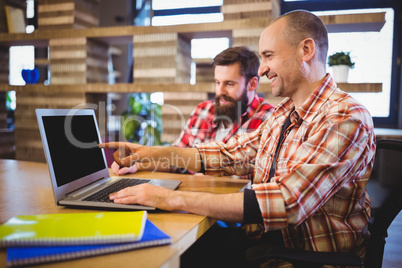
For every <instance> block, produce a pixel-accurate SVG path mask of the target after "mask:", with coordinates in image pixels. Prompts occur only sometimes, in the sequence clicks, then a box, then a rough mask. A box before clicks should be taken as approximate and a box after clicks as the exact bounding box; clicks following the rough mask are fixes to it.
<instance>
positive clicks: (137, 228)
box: [0, 211, 147, 247]
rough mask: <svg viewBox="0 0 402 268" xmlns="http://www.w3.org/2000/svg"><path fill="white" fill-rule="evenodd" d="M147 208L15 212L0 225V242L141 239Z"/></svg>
mask: <svg viewBox="0 0 402 268" xmlns="http://www.w3.org/2000/svg"><path fill="white" fill-rule="evenodd" d="M146 219H147V212H146V211H130V212H96V213H92V212H91V213H71V214H43V215H24V216H17V217H14V218H11V219H10V220H8V221H7V222H6V223H5V224H4V225H2V226H0V246H3V247H4V246H35V245H38V246H55V245H92V244H112V243H125V242H134V241H138V240H141V238H142V234H143V232H144V226H145V222H146Z"/></svg>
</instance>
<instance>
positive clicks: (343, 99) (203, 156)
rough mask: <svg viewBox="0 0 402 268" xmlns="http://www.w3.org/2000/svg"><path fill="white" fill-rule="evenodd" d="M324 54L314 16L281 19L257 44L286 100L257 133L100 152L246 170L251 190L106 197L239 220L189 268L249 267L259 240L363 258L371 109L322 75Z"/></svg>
mask: <svg viewBox="0 0 402 268" xmlns="http://www.w3.org/2000/svg"><path fill="white" fill-rule="evenodd" d="M327 52H328V32H327V29H326V27H325V24H324V23H323V22H322V21H321V20H320V18H318V17H317V16H316V15H314V14H312V13H310V12H308V11H303V10H297V11H292V12H289V13H286V14H284V15H282V16H281V17H279V18H277V19H275V20H273V21H272V22H271V23H270V24H269V25H268V26H267V27H266V28H265V29H264V31H263V32H262V34H261V37H260V42H259V54H260V56H261V66H260V69H259V75H260V76H266V77H267V78H268V79H270V80H271V88H272V94H273V95H274V96H278V97H279V96H280V97H284V98H285V99H284V100H283V101H282V102H281V103H279V104H278V105H277V106H276V107H275V110H274V112H273V113H272V115H270V116H269V118H268V119H267V120H266V121H265V122H263V123H262V124H261V126H260V127H259V128H258V129H257V130H256V131H254V132H252V133H247V134H245V135H241V136H233V137H232V138H231V139H229V140H228V141H227V142H226V143H221V142H210V143H203V144H197V145H196V146H195V147H196V148H177V147H156V146H140V145H136V144H132V143H128V142H115V143H108V144H100V145H99V147H100V148H115V149H119V150H118V151H117V152H116V153H115V154H114V157H115V160H116V161H117V162H118V163H119V164H120V165H122V166H127V165H132V164H133V163H135V162H141V163H146V162H149V161H152V160H158V161H166V162H168V164H170V165H175V166H181V165H182V163H186V165H187V167H189V168H191V170H194V171H198V172H204V171H209V172H213V171H215V172H218V173H221V172H222V170H225V172H227V173H229V174H238V175H243V174H250V173H252V174H253V175H254V177H253V180H252V182H253V183H252V185H251V189H245V190H244V192H239V193H233V194H213V193H206V192H188V191H172V190H168V189H166V188H163V187H159V186H154V185H150V184H148V183H145V184H142V185H138V186H134V187H128V188H126V189H123V190H121V191H118V192H116V193H113V194H111V195H110V199H111V200H113V202H114V203H119V204H142V205H148V206H154V207H157V208H159V209H163V210H167V211H177V210H179V211H186V212H189V213H194V214H200V215H205V216H208V217H211V218H214V219H217V220H222V221H226V222H242V223H243V227H244V229H241V230H239V229H234V228H233V230H231V229H229V228H221V229H223V230H221V229H218V228H216V230H219V232H215V233H209V232H207V233H206V234H204V235H203V237H204V238H205V239H206V240H204V241H205V243H200V244H198V241H197V243H196V244H198V245H200V247H199V248H197V250H195V251H196V252H198V253H200V254H199V255H198V257H199V258H197V256H195V257H193V256H190V258H189V259H191V260H193V262H196V263H195V265H189V266H185V265H182V267H195V266H197V267H205V266H208V267H210V265H211V261H210V260H214V261H213V264H216V266H215V267H250V264H248V263H247V260H246V259H245V254H244V253H245V250H246V249H247V247H248V246H249V245H250V244H258V243H264V244H265V243H275V244H284V245H285V246H286V247H288V248H294V249H302V250H310V251H316V252H355V253H356V254H358V255H359V256H360V257H361V258H362V259H364V255H365V247H366V245H367V239H368V237H369V235H370V234H369V232H368V231H367V227H368V224H369V219H370V213H371V212H370V199H369V196H368V193H367V187H366V186H367V182H368V180H369V178H370V173H371V170H372V167H373V163H374V155H375V149H376V142H375V133H374V125H373V120H372V118H371V115H370V113H369V112H368V110H367V109H366V108H365V107H364V106H363V105H361V104H360V103H358V102H357V101H356V100H354V99H353V98H352V97H351V96H350V95H348V94H347V93H345V92H343V91H342V90H341V89H339V88H338V86H337V84H336V83H335V82H334V81H333V79H332V77H331V75H330V74H328V73H327V72H326V64H327V63H326V59H327ZM228 230H230V231H233V234H238V235H239V236H236V237H235V238H237V239H233V240H228V239H229V238H230V237H234V236H230V233H231V232H230V233H229V234H228V235H227V236H225V234H224V232H226V231H228ZM244 230H245V231H246V232H241V231H244ZM218 233H219V234H222V236H220V237H218V236H217V235H218ZM227 233H228V232H227ZM209 234H210V235H209ZM272 234H276V236H275V237H273V236H272ZM201 239H203V238H201ZM194 246H196V245H194ZM205 256H208V258H206V257H205ZM205 262H207V263H205ZM218 265H219V266H218ZM263 266H264V267H269V264H268V263H266V264H264V265H263ZM275 267H278V266H275ZM286 267H288V266H286Z"/></svg>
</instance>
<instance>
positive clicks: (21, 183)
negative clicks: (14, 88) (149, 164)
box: [0, 160, 249, 268]
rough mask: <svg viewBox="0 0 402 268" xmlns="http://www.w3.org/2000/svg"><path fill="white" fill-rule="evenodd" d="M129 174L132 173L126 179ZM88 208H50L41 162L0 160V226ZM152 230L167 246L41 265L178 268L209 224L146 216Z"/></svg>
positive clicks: (0, 261) (233, 182) (191, 182)
mask: <svg viewBox="0 0 402 268" xmlns="http://www.w3.org/2000/svg"><path fill="white" fill-rule="evenodd" d="M129 176H134V174H132V175H129ZM135 177H138V178H158V179H178V180H181V181H182V184H181V185H180V187H179V189H178V190H180V191H207V192H214V193H234V192H237V191H239V190H240V189H241V188H243V187H244V186H246V185H247V184H248V183H249V182H248V181H246V180H237V179H231V178H229V177H212V176H191V175H181V174H171V173H156V172H155V173H152V172H140V173H137V174H135ZM89 211H92V212H93V211H94V210H86V209H71V208H66V207H60V206H56V204H55V202H54V198H53V193H52V189H51V182H50V177H49V172H48V169H47V165H46V164H44V163H36V162H26V161H16V160H0V224H3V223H4V222H6V221H7V220H8V219H10V218H11V217H14V216H17V215H32V214H49V213H77V212H89ZM148 219H150V220H151V221H152V222H153V223H154V224H155V225H156V226H157V227H159V228H160V229H161V230H163V231H164V232H166V233H167V234H168V235H170V236H171V237H172V240H173V243H172V244H171V245H168V246H160V247H153V248H147V249H138V250H132V251H128V252H121V253H115V254H109V255H103V256H96V257H89V258H83V259H78V260H72V261H66V262H58V263H51V264H46V265H43V266H47V267H97V268H98V267H128V266H129V267H179V262H180V255H181V254H182V253H183V252H184V251H186V250H187V249H188V248H189V247H190V246H191V245H192V244H193V243H194V242H195V241H196V240H197V239H198V238H199V237H200V236H201V235H202V234H203V233H205V232H206V231H207V230H208V229H209V228H210V227H211V226H212V225H213V224H214V223H215V220H214V219H211V218H208V217H205V216H199V215H194V214H190V213H184V212H165V211H160V210H157V211H152V212H150V213H148ZM0 266H1V267H5V266H6V250H5V249H2V250H1V251H0Z"/></svg>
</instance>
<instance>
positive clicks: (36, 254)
mask: <svg viewBox="0 0 402 268" xmlns="http://www.w3.org/2000/svg"><path fill="white" fill-rule="evenodd" d="M170 243H172V239H171V237H170V236H168V235H167V234H165V233H164V232H163V231H161V230H160V229H159V228H158V227H156V226H155V225H154V224H153V223H152V222H151V221H149V220H147V221H146V224H145V230H144V234H143V236H142V239H141V240H140V241H137V242H132V243H120V244H107V245H80V246H60V247H11V248H8V249H7V266H9V267H10V266H26V265H33V264H40V263H48V262H56V261H65V260H72V259H78V258H84V257H90V256H96V255H104V254H109V253H116V252H121V251H128V250H132V249H139V248H146V247H153V246H161V245H167V244H170Z"/></svg>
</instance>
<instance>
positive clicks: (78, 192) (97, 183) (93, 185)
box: [66, 177, 111, 198]
mask: <svg viewBox="0 0 402 268" xmlns="http://www.w3.org/2000/svg"><path fill="white" fill-rule="evenodd" d="M109 180H111V178H105V177H103V178H101V179H99V180H97V181H94V182H92V183H91V184H89V185H85V186H83V187H82V188H79V189H77V190H75V191H72V192H71V193H68V194H66V196H68V197H73V198H75V197H77V196H79V195H81V194H83V193H84V192H87V191H89V190H92V189H94V188H96V187H98V186H100V185H102V184H104V183H105V182H108V181H109Z"/></svg>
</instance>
